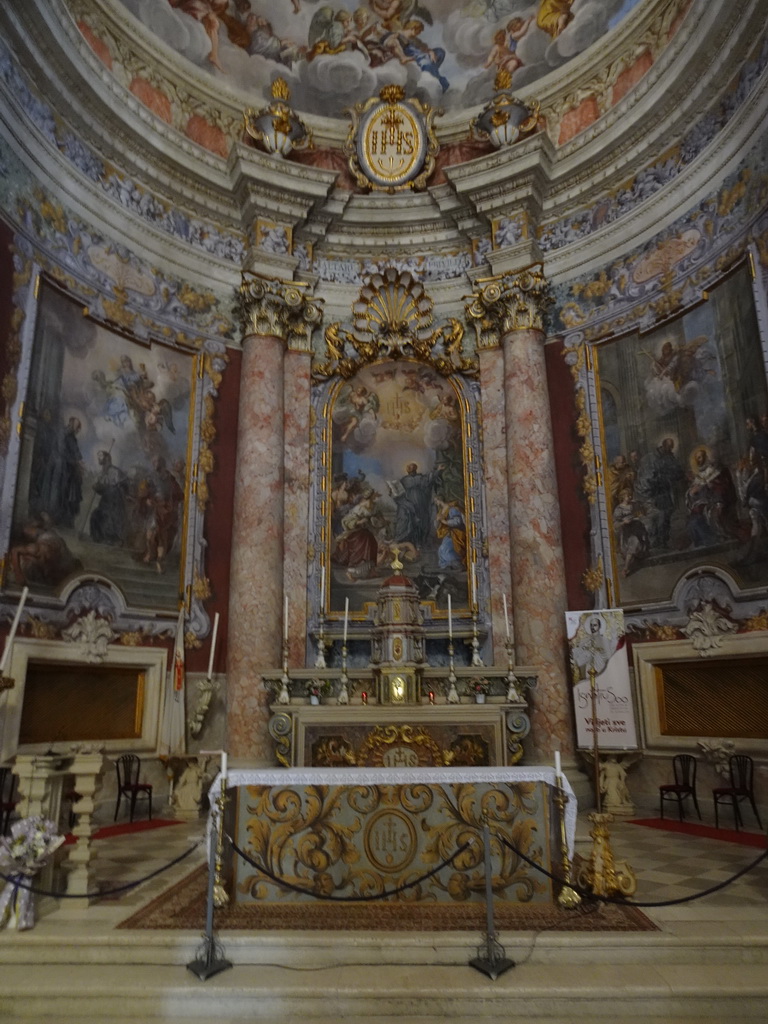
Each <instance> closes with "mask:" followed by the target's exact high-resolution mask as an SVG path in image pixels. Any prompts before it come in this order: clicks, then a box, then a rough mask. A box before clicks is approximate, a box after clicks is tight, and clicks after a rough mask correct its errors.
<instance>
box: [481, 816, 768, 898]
mask: <svg viewBox="0 0 768 1024" xmlns="http://www.w3.org/2000/svg"><path fill="white" fill-rule="evenodd" d="M494 835H495V836H496V838H497V839H499V840H501V842H502V843H503V844H504V845H505V846H506V847H508V848H509V849H510V850H512V852H513V853H516V854H517V856H518V857H522V859H523V860H524V861H525V862H526V863H527V864H530V865H531V867H534V868H536V869H537V870H538V871H541V873H542V874H544V875H546V876H547V877H548V878H551V879H552V881H553V882H556V883H557V884H558V885H567V886H568V887H569V888H570V889H573V891H574V892H576V893H578V894H579V896H583V897H585V898H586V899H591V900H599V901H600V902H601V903H617V904H619V905H620V906H622V907H645V908H650V907H674V906H676V905H677V904H679V903H690V902H691V901H692V900H700V899H701V898H702V897H703V896H711V895H712V893H713V892H718V891H719V890H720V889H724V888H725V887H726V886H727V885H730V884H731V882H735V881H737V880H738V879H739V878H741V877H742V875H746V874H747V873H748V872H749V871H751V870H752V869H753V868H756V867H757V865H758V864H760V862H761V861H764V860H765V858H766V857H768V850H763V852H762V853H761V854H760V856H759V857H757V858H756V859H755V860H753V861H752V863H751V864H747V865H746V867H743V868H741V870H740V871H737V872H736V874H735V875H732V876H731V877H730V878H726V880H725V881H724V882H718V883H717V885H713V886H711V887H710V888H709V889H704V891H703V892H695V893H693V894H692V895H691V896H680V897H679V898H678V899H676V900H658V901H657V902H654V903H651V902H643V903H636V902H635V901H634V900H628V899H626V897H623V896H622V897H619V898H616V899H614V898H612V897H610V896H598V895H596V894H595V893H593V892H589V891H588V890H587V889H581V888H579V886H578V885H574V884H573V882H566V880H565V879H564V878H559V877H558V876H557V875H553V874H552V872H551V871H547V869H546V868H545V867H542V866H541V864H537V863H536V861H535V860H531V858H530V857H526V855H525V854H524V853H523V852H522V850H518V849H517V848H516V847H515V846H513V845H512V843H510V842H508V841H507V840H506V839H505V838H504V836H502V835H499V833H498V832H495V833H494Z"/></svg>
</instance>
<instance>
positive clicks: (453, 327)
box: [312, 267, 478, 380]
mask: <svg viewBox="0 0 768 1024" xmlns="http://www.w3.org/2000/svg"><path fill="white" fill-rule="evenodd" d="M432 309H433V303H432V299H431V298H430V296H429V295H428V294H427V292H426V290H425V288H424V286H423V285H422V284H421V282H419V281H417V280H415V278H413V277H412V275H411V274H410V273H409V272H408V271H399V270H396V269H395V268H394V267H388V268H387V269H386V270H385V271H384V272H383V273H380V274H379V273H377V274H372V275H371V277H370V278H369V279H368V281H367V282H366V283H365V284H364V285H363V287H362V289H361V291H360V298H359V299H358V300H357V302H355V303H354V305H353V306H352V315H353V317H354V320H353V327H352V330H347V329H345V328H342V326H341V323H340V322H337V323H333V324H330V325H329V326H328V327H327V328H326V332H325V356H326V358H325V360H324V361H322V362H316V363H315V365H314V367H313V370H312V376H313V378H314V379H315V380H326V379H328V378H329V377H333V376H340V377H343V378H344V379H347V378H349V377H352V376H354V374H356V373H357V371H358V370H359V369H360V368H361V367H362V366H365V364H366V363H372V362H375V361H376V360H378V359H401V358H409V357H412V358H416V359H420V360H422V361H423V362H425V363H428V364H429V365H430V366H432V367H434V369H435V370H437V372H438V373H441V374H443V375H444V376H448V375H450V374H452V373H459V374H463V375H464V376H468V377H475V376H477V373H478V366H477V360H476V358H474V357H472V356H468V355H465V353H464V346H463V342H464V326H463V325H462V324H461V323H460V322H459V321H458V320H456V319H455V318H451V319H449V320H448V322H447V323H445V324H443V325H442V326H440V327H434V326H433V317H432Z"/></svg>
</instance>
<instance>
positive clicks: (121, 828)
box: [64, 818, 189, 846]
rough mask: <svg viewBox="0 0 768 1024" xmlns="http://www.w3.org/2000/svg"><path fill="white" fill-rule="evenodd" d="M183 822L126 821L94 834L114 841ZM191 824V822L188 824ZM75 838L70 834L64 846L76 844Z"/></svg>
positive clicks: (157, 819)
mask: <svg viewBox="0 0 768 1024" xmlns="http://www.w3.org/2000/svg"><path fill="white" fill-rule="evenodd" d="M182 824H183V822H181V821H171V820H169V819H166V818H153V819H152V820H151V821H146V820H144V821H133V822H131V821H124V822H120V823H118V824H117V825H105V826H104V828H100V829H99V830H98V831H97V832H94V834H93V838H94V839H113V838H114V837H115V836H125V835H128V834H129V833H131V832H147V831H149V830H150V829H153V828H165V826H166V825H182ZM187 824H189V822H187ZM74 841H75V837H74V836H73V835H72V833H71V832H70V834H69V835H68V836H67V838H66V839H65V840H64V845H65V846H68V845H69V844H70V843H74Z"/></svg>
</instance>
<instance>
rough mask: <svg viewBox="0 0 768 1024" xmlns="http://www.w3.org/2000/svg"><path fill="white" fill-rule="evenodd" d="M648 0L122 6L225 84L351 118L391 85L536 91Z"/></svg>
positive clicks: (132, 0)
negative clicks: (278, 86)
mask: <svg viewBox="0 0 768 1024" xmlns="http://www.w3.org/2000/svg"><path fill="white" fill-rule="evenodd" d="M640 2H641V0H535V2H531V0H368V2H367V3H360V2H359V0H334V3H332V4H327V3H324V2H323V0H121V3H122V4H123V6H124V7H125V8H127V10H129V11H130V12H131V13H132V14H133V15H135V17H136V18H138V19H139V21H141V22H142V24H143V25H144V26H145V27H146V28H147V29H148V30H149V31H150V32H151V33H153V34H154V35H155V36H157V37H158V38H159V39H160V40H162V41H163V42H164V43H166V44H167V45H168V46H169V47H170V48H171V49H172V50H174V51H176V53H178V54H180V55H181V56H182V57H184V58H186V59H187V60H189V61H190V62H191V63H192V64H194V65H195V66H196V67H197V68H199V69H201V70H202V71H204V72H205V73H206V74H208V75H210V76H211V77H212V78H214V79H218V80H219V81H220V82H221V83H222V84H223V85H226V86H229V87H234V88H237V89H240V90H243V91H245V92H247V93H250V94H251V96H252V97H253V100H252V102H253V103H258V102H259V97H261V98H264V99H266V98H267V96H268V93H269V86H270V84H271V82H272V81H273V80H274V79H275V78H276V77H277V76H278V75H280V76H282V77H283V78H285V79H286V81H287V82H288V84H289V85H290V87H291V91H292V104H293V105H294V106H295V107H296V108H297V109H298V110H301V111H304V112H306V113H310V114H318V115H325V116H331V117H339V116H342V115H343V112H344V109H345V108H346V107H348V106H350V105H352V104H353V103H355V102H358V101H362V100H365V99H368V98H369V97H370V96H374V95H378V92H379V90H380V89H381V87H382V86H383V85H385V84H387V83H389V82H395V83H397V84H400V85H403V86H404V87H405V89H406V91H407V93H408V95H411V96H417V97H418V98H419V99H421V100H423V101H424V102H427V103H430V104H431V105H432V106H435V107H441V108H443V109H444V110H446V111H452V110H453V111H457V110H461V109H463V108H467V107H469V108H471V107H474V106H477V105H479V104H482V103H485V102H486V101H487V100H488V99H489V98H490V96H491V95H492V93H493V80H494V77H495V75H496V72H497V71H498V70H500V69H505V70H508V71H509V72H510V73H511V74H512V86H513V88H521V87H523V86H525V85H528V84H530V83H531V82H535V81H536V80H537V79H539V78H541V77H542V76H544V75H546V74H548V73H549V72H550V71H552V70H554V69H555V68H558V67H561V66H562V65H564V64H566V63H567V62H568V61H570V60H572V59H573V58H574V57H576V56H578V54H580V53H582V52H583V51H584V50H586V49H587V48H588V47H589V46H591V45H592V44H593V43H595V42H596V41H597V40H598V39H600V37H601V36H603V35H604V34H605V33H606V32H609V31H610V30H611V29H612V28H613V27H615V25H617V24H618V22H619V21H620V20H621V19H622V18H623V17H624V16H625V15H626V14H627V13H628V12H629V11H630V10H632V8H633V7H636V6H637V5H638V3H640Z"/></svg>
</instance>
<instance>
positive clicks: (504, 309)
mask: <svg viewBox="0 0 768 1024" xmlns="http://www.w3.org/2000/svg"><path fill="white" fill-rule="evenodd" d="M551 302H552V296H551V295H550V294H549V285H548V283H547V280H546V278H545V277H544V269H543V267H542V266H541V264H540V263H537V264H535V265H534V266H532V267H528V268H527V269H526V270H522V271H518V272H513V271H509V272H508V273H505V274H502V275H501V276H500V277H497V278H494V279H493V280H492V281H489V282H488V283H487V284H485V285H484V286H483V287H482V288H480V289H479V291H476V292H474V293H473V296H472V302H470V303H469V304H468V305H467V306H466V307H465V309H466V313H467V321H468V322H469V323H471V324H473V325H474V328H475V333H476V334H477V347H478V348H495V347H496V346H497V345H499V344H500V343H501V339H502V338H503V337H504V335H505V334H509V333H510V331H531V330H534V331H544V329H545V317H546V310H547V306H549V305H550V303H551Z"/></svg>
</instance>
